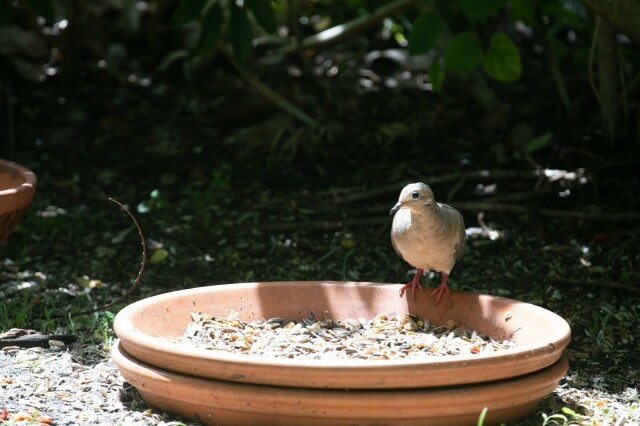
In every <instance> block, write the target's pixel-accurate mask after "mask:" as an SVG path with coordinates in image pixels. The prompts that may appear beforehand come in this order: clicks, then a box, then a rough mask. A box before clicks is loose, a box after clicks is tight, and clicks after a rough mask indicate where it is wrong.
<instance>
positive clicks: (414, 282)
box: [400, 269, 422, 300]
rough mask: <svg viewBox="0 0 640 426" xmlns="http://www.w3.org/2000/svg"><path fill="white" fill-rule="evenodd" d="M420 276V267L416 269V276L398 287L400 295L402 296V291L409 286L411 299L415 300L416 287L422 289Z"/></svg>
mask: <svg viewBox="0 0 640 426" xmlns="http://www.w3.org/2000/svg"><path fill="white" fill-rule="evenodd" d="M421 276H422V269H416V276H415V277H413V279H412V280H411V281H410V282H408V283H406V284H405V285H403V286H402V287H400V297H402V296H404V291H405V290H406V289H408V288H409V287H411V297H413V300H416V287H417V288H419V289H420V290H422V286H421V285H420V277H421Z"/></svg>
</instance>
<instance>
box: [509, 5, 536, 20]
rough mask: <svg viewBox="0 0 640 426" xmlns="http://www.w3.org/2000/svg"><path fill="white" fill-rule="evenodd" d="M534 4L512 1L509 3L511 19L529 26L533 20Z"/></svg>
mask: <svg viewBox="0 0 640 426" xmlns="http://www.w3.org/2000/svg"><path fill="white" fill-rule="evenodd" d="M535 13H536V11H535V3H534V2H533V1H531V0H513V2H512V3H511V19H512V20H513V21H522V22H524V23H525V24H529V25H531V24H532V23H533V22H534V20H535Z"/></svg>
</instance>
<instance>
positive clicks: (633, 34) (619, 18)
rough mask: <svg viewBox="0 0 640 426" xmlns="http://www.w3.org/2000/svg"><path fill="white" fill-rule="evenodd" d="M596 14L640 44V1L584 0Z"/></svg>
mask: <svg viewBox="0 0 640 426" xmlns="http://www.w3.org/2000/svg"><path fill="white" fill-rule="evenodd" d="M584 3H585V4H586V5H587V6H588V7H589V9H591V10H592V11H593V12H594V13H595V14H597V15H599V16H600V17H601V18H602V19H604V20H605V21H607V22H608V23H609V24H610V25H611V26H612V27H613V28H615V29H616V30H617V31H620V32H621V33H623V34H624V35H626V36H627V37H629V39H630V40H631V41H632V42H633V43H634V44H635V45H636V46H640V2H638V1H637V0H614V1H610V0H584Z"/></svg>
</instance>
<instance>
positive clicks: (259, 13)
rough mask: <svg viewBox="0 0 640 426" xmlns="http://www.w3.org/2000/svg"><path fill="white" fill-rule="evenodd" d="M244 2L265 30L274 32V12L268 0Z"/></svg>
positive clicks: (248, 0) (246, 0) (247, 0)
mask: <svg viewBox="0 0 640 426" xmlns="http://www.w3.org/2000/svg"><path fill="white" fill-rule="evenodd" d="M245 3H246V4H247V7H248V8H249V9H250V10H251V13H253V16H254V17H255V18H256V21H258V24H260V26H261V27H262V28H264V29H265V31H267V32H268V33H272V34H273V33H275V32H276V29H277V28H276V12H275V10H274V9H273V6H272V5H271V2H270V1H269V0H245Z"/></svg>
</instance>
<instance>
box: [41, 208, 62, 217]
mask: <svg viewBox="0 0 640 426" xmlns="http://www.w3.org/2000/svg"><path fill="white" fill-rule="evenodd" d="M66 214H67V211H66V210H65V209H63V208H61V207H56V206H47V207H46V208H45V209H44V210H38V211H37V212H36V216H38V217H45V218H49V217H57V216H64V215H66Z"/></svg>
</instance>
